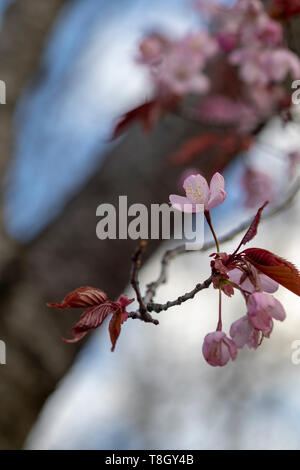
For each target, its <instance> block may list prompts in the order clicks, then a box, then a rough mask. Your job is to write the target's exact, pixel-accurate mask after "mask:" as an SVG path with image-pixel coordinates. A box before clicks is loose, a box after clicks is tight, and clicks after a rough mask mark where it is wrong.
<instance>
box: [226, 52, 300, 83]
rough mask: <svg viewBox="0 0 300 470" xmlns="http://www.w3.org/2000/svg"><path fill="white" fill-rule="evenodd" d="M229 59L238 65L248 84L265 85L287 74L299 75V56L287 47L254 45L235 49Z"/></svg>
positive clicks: (280, 79) (241, 75)
mask: <svg viewBox="0 0 300 470" xmlns="http://www.w3.org/2000/svg"><path fill="white" fill-rule="evenodd" d="M229 61H230V63H231V64H233V65H238V66H239V70H240V77H241V79H242V80H243V81H244V82H245V83H247V84H250V85H257V86H262V87H264V86H267V85H268V84H270V83H271V82H278V83H279V82H281V81H283V80H284V79H285V78H286V76H287V75H288V74H290V75H291V76H292V78H295V79H297V78H299V77H300V61H299V58H298V57H297V56H296V55H295V54H294V53H293V52H291V51H289V50H287V49H283V48H280V49H278V48H277V49H274V50H272V49H260V48H255V47H249V48H241V49H236V50H235V51H233V52H232V53H231V54H230V57H229Z"/></svg>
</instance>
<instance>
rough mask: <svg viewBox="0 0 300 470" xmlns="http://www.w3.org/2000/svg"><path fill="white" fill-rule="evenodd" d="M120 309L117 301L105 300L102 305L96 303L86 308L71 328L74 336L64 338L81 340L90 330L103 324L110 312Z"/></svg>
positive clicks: (69, 341)
mask: <svg viewBox="0 0 300 470" xmlns="http://www.w3.org/2000/svg"><path fill="white" fill-rule="evenodd" d="M118 309H119V306H118V305H117V304H116V303H115V302H105V303H104V304H101V305H96V306H95V307H91V308H89V309H88V310H86V311H85V312H84V313H83V314H82V315H81V318H80V320H79V321H78V322H77V323H76V325H75V326H74V327H73V328H72V329H71V330H70V332H72V333H73V335H74V338H72V339H65V338H63V340H64V341H65V342H66V343H76V342H77V341H79V340H80V339H81V338H83V336H85V335H86V333H87V332H88V331H89V330H92V329H95V328H98V326H100V325H102V323H103V322H104V320H105V318H106V317H107V316H108V315H109V314H110V313H113V312H115V311H116V310H118Z"/></svg>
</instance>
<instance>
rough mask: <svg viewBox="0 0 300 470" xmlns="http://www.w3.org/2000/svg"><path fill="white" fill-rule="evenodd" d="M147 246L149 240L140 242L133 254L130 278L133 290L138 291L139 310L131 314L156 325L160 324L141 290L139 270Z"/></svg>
mask: <svg viewBox="0 0 300 470" xmlns="http://www.w3.org/2000/svg"><path fill="white" fill-rule="evenodd" d="M146 246H147V242H145V241H141V242H140V244H139V247H138V249H137V250H136V252H135V253H134V255H133V256H132V263H133V264H132V272H131V278H130V283H131V285H132V288H133V290H134V291H135V293H136V298H137V301H138V304H139V310H138V312H132V313H131V314H130V315H129V316H130V317H131V318H138V319H140V320H142V321H144V322H145V323H153V324H154V325H158V323H159V322H158V320H155V319H154V318H152V316H151V315H150V313H148V311H147V307H146V305H145V303H144V301H143V298H142V295H141V291H140V283H139V280H138V272H139V269H140V267H141V260H142V255H143V252H144V251H145V249H146Z"/></svg>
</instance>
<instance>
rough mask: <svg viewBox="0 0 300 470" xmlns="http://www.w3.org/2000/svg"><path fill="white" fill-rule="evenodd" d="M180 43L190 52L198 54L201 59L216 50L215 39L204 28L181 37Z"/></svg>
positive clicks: (212, 54) (209, 55) (210, 55)
mask: <svg viewBox="0 0 300 470" xmlns="http://www.w3.org/2000/svg"><path fill="white" fill-rule="evenodd" d="M182 44H183V45H184V47H186V48H187V50H188V51H189V52H190V53H191V54H195V55H198V56H199V55H200V58H201V60H202V59H203V58H205V59H209V58H211V57H213V56H214V55H215V54H216V53H217V52H218V43H217V41H216V40H215V39H214V38H213V37H212V36H210V34H208V32H207V31H204V30H203V31H199V32H198V33H193V34H188V35H187V36H185V37H184V38H183V40H182Z"/></svg>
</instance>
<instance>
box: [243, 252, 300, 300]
mask: <svg viewBox="0 0 300 470" xmlns="http://www.w3.org/2000/svg"><path fill="white" fill-rule="evenodd" d="M242 254H244V256H245V259H246V260H247V261H248V262H249V263H251V264H252V266H254V267H255V268H256V269H257V270H258V271H260V272H262V273H263V274H265V275H266V276H268V277H270V278H271V279H273V281H276V282H278V284H281V285H282V286H283V287H285V288H286V289H289V290H290V291H291V292H293V293H294V294H296V295H299V296H300V274H299V271H298V269H297V268H296V267H295V266H294V265H293V264H292V263H290V262H289V261H286V260H285V259H283V258H280V257H279V256H277V255H274V254H273V253H271V252H270V251H267V250H263V249H260V248H249V249H247V250H244V251H243V252H242Z"/></svg>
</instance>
